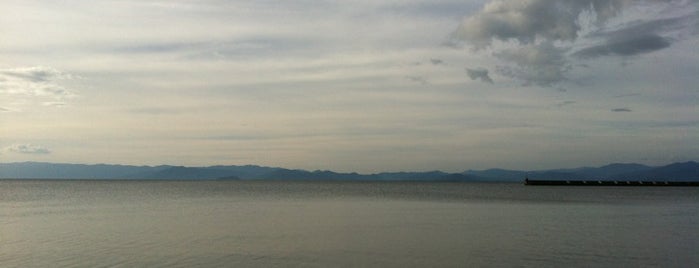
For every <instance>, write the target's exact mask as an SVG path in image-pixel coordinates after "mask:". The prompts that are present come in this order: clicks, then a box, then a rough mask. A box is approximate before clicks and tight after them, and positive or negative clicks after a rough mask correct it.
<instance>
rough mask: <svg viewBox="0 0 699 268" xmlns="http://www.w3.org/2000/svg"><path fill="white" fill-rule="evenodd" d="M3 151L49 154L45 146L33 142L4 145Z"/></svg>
mask: <svg viewBox="0 0 699 268" xmlns="http://www.w3.org/2000/svg"><path fill="white" fill-rule="evenodd" d="M5 151H7V152H12V153H19V154H50V153H51V151H50V150H49V149H46V148H45V147H42V146H38V145H33V144H13V145H10V146H8V147H5Z"/></svg>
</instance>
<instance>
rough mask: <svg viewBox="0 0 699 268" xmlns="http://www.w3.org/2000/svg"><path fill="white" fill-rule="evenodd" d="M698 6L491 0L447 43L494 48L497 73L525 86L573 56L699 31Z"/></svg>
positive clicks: (561, 72) (548, 80)
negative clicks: (521, 81) (517, 80)
mask: <svg viewBox="0 0 699 268" xmlns="http://www.w3.org/2000/svg"><path fill="white" fill-rule="evenodd" d="M698 10H699V7H698V5H697V1H688V0H662V1H633V0H578V1H560V0H526V1H507V0H490V1H488V2H487V3H486V4H485V5H484V7H483V8H482V9H481V10H480V11H479V12H477V13H475V14H473V15H471V16H468V17H466V18H465V19H464V20H463V21H462V23H461V24H460V25H459V26H458V27H457V29H456V30H455V31H454V32H453V33H452V34H451V36H450V37H449V41H448V43H449V44H452V45H454V44H456V45H459V46H469V47H471V48H473V49H475V51H476V53H492V54H493V55H494V56H496V57H497V58H498V59H500V60H502V61H503V63H499V65H498V66H497V69H496V70H497V71H498V73H499V74H502V75H504V76H507V77H511V78H515V79H519V80H523V81H524V83H525V85H530V84H535V85H539V86H552V85H554V84H556V83H559V82H562V81H565V80H567V78H566V73H568V72H569V71H571V70H572V69H573V66H582V65H581V64H582V63H580V62H576V61H579V60H585V59H594V58H601V57H610V56H623V57H628V56H635V55H642V54H646V53H651V52H654V51H658V50H662V49H666V48H668V47H671V46H672V44H673V43H675V42H678V41H680V40H683V39H685V38H686V37H687V36H691V35H697V34H698V32H697V31H696V30H695V29H696V28H697V27H699V11H698ZM620 14H623V16H620Z"/></svg>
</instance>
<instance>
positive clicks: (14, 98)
mask: <svg viewBox="0 0 699 268" xmlns="http://www.w3.org/2000/svg"><path fill="white" fill-rule="evenodd" d="M74 78H75V77H74V76H72V75H70V74H67V73H63V72H61V71H58V70H56V69H54V68H50V67H44V66H34V67H21V68H7V69H0V99H4V100H5V101H6V103H14V104H15V105H18V104H22V105H20V106H26V105H35V104H37V103H54V104H55V103H63V104H65V103H66V102H67V101H68V100H71V99H74V98H75V97H77V94H76V93H75V92H74V91H73V90H70V89H67V88H66V87H64V86H63V85H62V83H63V82H64V81H67V80H71V79H74ZM51 106H53V105H51ZM12 108H15V109H17V110H21V109H22V108H23V107H12ZM6 109H9V107H8V108H6Z"/></svg>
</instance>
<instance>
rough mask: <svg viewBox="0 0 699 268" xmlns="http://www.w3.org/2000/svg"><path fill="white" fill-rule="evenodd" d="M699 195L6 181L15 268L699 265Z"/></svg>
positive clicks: (2, 214) (0, 220) (1, 202)
mask: <svg viewBox="0 0 699 268" xmlns="http://www.w3.org/2000/svg"><path fill="white" fill-rule="evenodd" d="M698 224H699V188H694V187H687V188H676V187H662V188H655V187H641V188H635V187H630V188H625V187H624V188H614V187H595V188H586V187H525V186H522V185H520V184H479V183H398V182H396V183H378V182H283V181H205V182H202V181H198V182H194V181H42V180H29V181H20V180H5V181H0V226H2V228H1V229H0V243H2V247H1V248H0V264H1V266H3V267H192V266H203V267H250V266H253V267H280V266H281V267H290V266H291V267H355V266H360V267H361V266H373V267H435V266H436V267H473V266H506V267H512V266H522V267H542V266H543V267H560V266H578V267H600V266H601V267H637V266H663V267H692V266H697V265H699V256H697V254H696V249H697V248H699V231H697V228H696V226H697V225H698Z"/></svg>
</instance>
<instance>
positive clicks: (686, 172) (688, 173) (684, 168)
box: [612, 161, 699, 181]
mask: <svg viewBox="0 0 699 268" xmlns="http://www.w3.org/2000/svg"><path fill="white" fill-rule="evenodd" d="M612 178H615V179H632V178H637V179H642V180H675V181H696V180H699V163H697V162H694V161H690V162H684V163H674V164H670V165H667V166H663V167H657V168H650V169H647V170H641V171H636V172H627V173H621V174H616V175H615V176H612Z"/></svg>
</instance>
